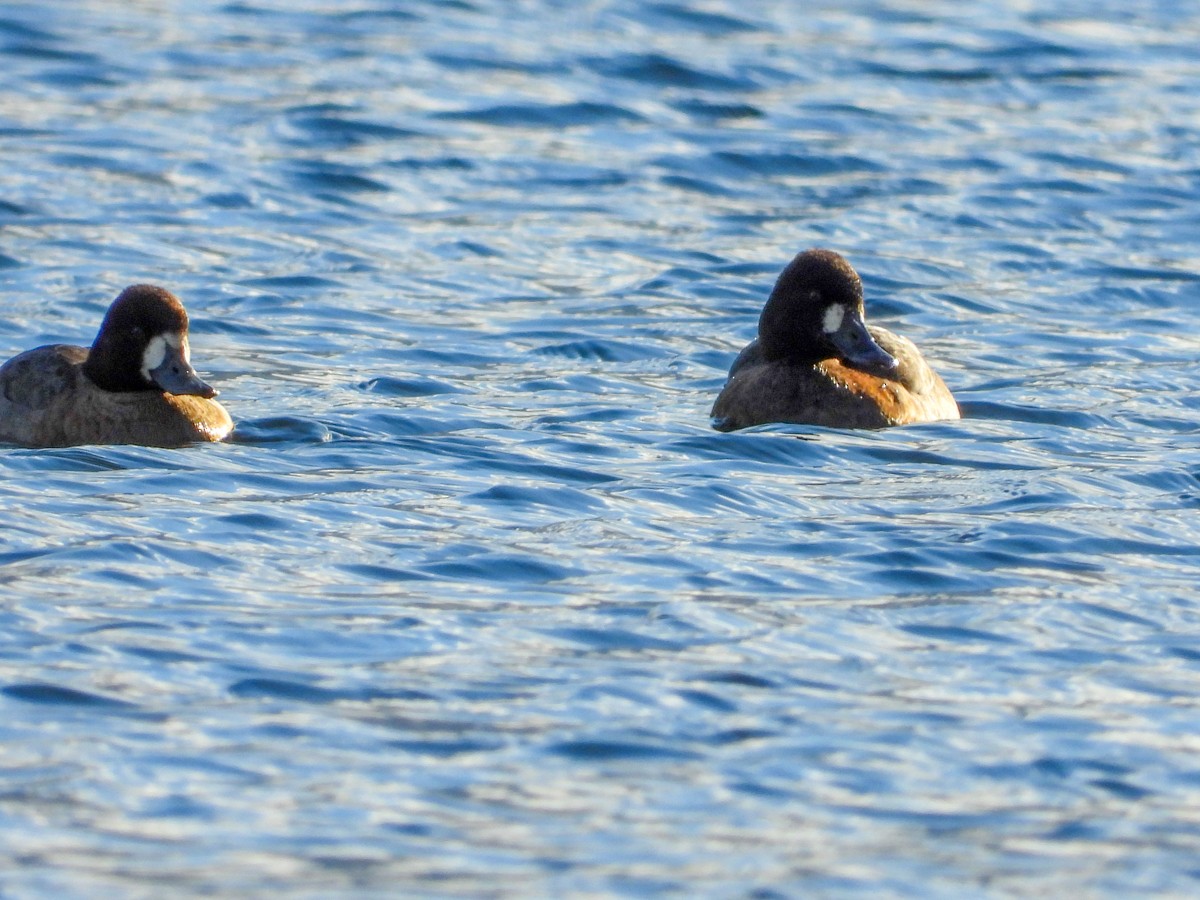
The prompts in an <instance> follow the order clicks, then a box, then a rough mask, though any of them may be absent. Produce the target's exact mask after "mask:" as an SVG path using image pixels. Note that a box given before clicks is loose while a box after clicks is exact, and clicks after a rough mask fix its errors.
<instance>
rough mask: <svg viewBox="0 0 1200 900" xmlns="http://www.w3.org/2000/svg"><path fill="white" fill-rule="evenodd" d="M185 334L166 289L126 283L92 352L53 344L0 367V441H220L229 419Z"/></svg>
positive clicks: (182, 316) (179, 308) (179, 307)
mask: <svg viewBox="0 0 1200 900" xmlns="http://www.w3.org/2000/svg"><path fill="white" fill-rule="evenodd" d="M187 331H188V320H187V313H186V312H185V311H184V309H183V304H182V303H180V302H179V299H178V298H177V297H175V295H174V294H172V293H171V292H170V291H167V290H164V289H163V288H160V287H155V286H154V285H149V284H135V285H133V286H132V287H127V288H126V289H125V290H124V291H122V292H121V295H120V296H119V297H117V299H116V300H114V301H113V304H112V306H110V307H109V309H108V314H107V315H105V317H104V322H103V323H102V324H101V325H100V333H99V334H97V335H96V341H95V343H93V344H92V347H91V350H88V349H86V348H84V347H75V346H71V345H70V344H53V345H49V346H45V347H38V348H37V349H35V350H27V351H26V352H24V353H22V354H20V355H19V356H14V357H13V358H12V359H10V360H9V361H8V362H6V363H5V364H4V365H3V366H0V441H8V442H10V443H15V444H23V445H25V446H27V447H70V446H73V445H76V444H142V445H145V446H150V447H178V446H181V445H183V444H189V443H191V442H193V441H219V440H221V439H223V438H224V437H226V436H227V435H228V434H229V432H230V431H231V430H232V429H233V422H232V421H231V420H230V418H229V413H227V412H226V411H225V408H224V407H223V406H221V404H219V403H216V402H215V401H213V399H212V398H213V397H215V396H216V395H217V392H216V391H215V390H213V389H212V388H211V387H209V386H208V385H207V384H205V383H204V382H203V381H201V380H200V376H198V375H197V374H196V371H195V370H194V369H193V368H192V366H191V363H190V362H189V357H190V352H189V350H188V338H187Z"/></svg>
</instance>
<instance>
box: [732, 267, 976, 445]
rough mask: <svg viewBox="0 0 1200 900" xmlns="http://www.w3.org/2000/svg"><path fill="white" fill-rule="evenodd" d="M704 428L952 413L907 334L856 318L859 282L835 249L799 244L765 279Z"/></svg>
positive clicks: (879, 422) (916, 418) (900, 420)
mask: <svg viewBox="0 0 1200 900" xmlns="http://www.w3.org/2000/svg"><path fill="white" fill-rule="evenodd" d="M712 416H713V418H714V422H713V425H714V427H715V428H717V429H718V430H720V431H733V430H735V429H738V428H747V427H749V426H751V425H762V424H765V423H767V422H791V423H796V424H803V425H824V426H827V427H830V428H883V427H885V426H888V425H908V424H911V423H913V422H934V421H938V420H941V419H957V418H959V412H958V404H957V403H956V402H955V400H954V396H953V395H952V394H951V393H950V390H949V389H948V388H947V387H946V384H945V382H943V381H942V379H941V378H940V377H939V376H938V374H937V373H936V372H934V371H933V369H931V368H929V365H928V363H926V362H925V359H924V358H923V357H922V356H921V351H919V350H918V349H917V348H916V346H915V345H914V344H913V343H912V341H910V340H908V339H907V338H903V337H900V336H899V335H897V334H892V332H890V331H888V330H887V329H885V328H878V327H876V326H874V325H867V324H866V322H864V321H863V291H862V281H861V280H860V279H859V277H858V273H857V272H855V271H854V268H853V267H852V266H851V265H850V263H849V262H847V261H846V259H845V258H844V257H842V256H841V255H840V254H838V253H835V252H834V251H832V250H822V249H814V250H805V251H804V252H803V253H800V254H798V255H797V256H796V258H795V259H793V260H792V261H791V262H790V263H789V264H788V266H787V268H785V269H784V270H783V272H782V273H781V274H780V276H779V280H778V281H776V282H775V288H774V290H772V291H771V296H770V297H769V298H768V299H767V304H766V306H765V307H763V311H762V315H761V316H760V317H759V320H758V337H757V338H755V339H754V340H753V341H751V342H750V343H749V344H748V345H747V346H746V347H745V349H743V350H742V352H741V353H740V354H738V357H737V359H735V360H734V362H733V366H732V367H731V368H730V370H729V380H728V381H727V382H726V383H725V387H724V388H723V389H722V391H721V393H720V395H719V396H718V397H717V402H716V403H715V404H714V405H713V409H712Z"/></svg>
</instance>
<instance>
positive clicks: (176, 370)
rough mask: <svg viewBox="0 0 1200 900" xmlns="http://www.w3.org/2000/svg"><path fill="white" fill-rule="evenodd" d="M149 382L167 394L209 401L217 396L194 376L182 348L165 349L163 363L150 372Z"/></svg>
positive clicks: (209, 387)
mask: <svg viewBox="0 0 1200 900" xmlns="http://www.w3.org/2000/svg"><path fill="white" fill-rule="evenodd" d="M150 380H151V381H153V382H154V383H155V384H156V385H158V386H159V387H160V388H161V389H162V390H164V391H166V392H167V393H168V394H190V395H192V396H195V397H204V398H205V399H209V400H211V399H212V398H213V397H215V396H217V392H216V390H215V389H213V388H212V387H211V386H210V385H208V384H206V383H205V382H204V381H203V380H202V379H201V378H200V376H199V375H197V374H196V370H195V369H193V368H192V364H191V363H189V362H188V361H187V357H186V356H185V355H184V351H183V348H182V347H171V346H168V347H167V352H166V355H165V356H164V357H163V361H162V362H161V363H159V365H158V366H156V367H155V368H153V369H151V370H150Z"/></svg>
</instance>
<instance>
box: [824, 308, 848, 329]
mask: <svg viewBox="0 0 1200 900" xmlns="http://www.w3.org/2000/svg"><path fill="white" fill-rule="evenodd" d="M844 318H846V307H844V306H842V304H840V303H834V304H833V305H831V306H830V307H829V308H828V309H826V310H825V317H824V318H823V319H821V328H822V329H824V331H825V333H826V334H833V333H834V332H835V331H837V330H838V329H839V328H841V327H842V319H844Z"/></svg>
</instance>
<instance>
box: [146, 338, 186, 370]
mask: <svg viewBox="0 0 1200 900" xmlns="http://www.w3.org/2000/svg"><path fill="white" fill-rule="evenodd" d="M180 346H182V347H183V358H184V359H185V360H186V359H187V358H188V356H189V354H188V345H187V339H186V338H181V337H180V336H179V335H178V334H174V333H172V332H167V333H165V334H156V335H155V336H154V337H152V338H150V343H148V344H147V345H146V349H145V350H143V351H142V377H143V378H145V379H146V380H147V381H153V379H152V378H151V377H150V373H151V372H153V371H154V370H155V369H157V368H158V367H159V366H161V365H162V364H163V360H164V359H166V358H167V348H168V347H171V348H172V349H174V350H178V349H179V348H180Z"/></svg>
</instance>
